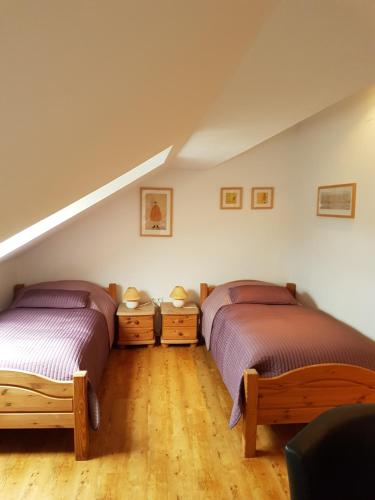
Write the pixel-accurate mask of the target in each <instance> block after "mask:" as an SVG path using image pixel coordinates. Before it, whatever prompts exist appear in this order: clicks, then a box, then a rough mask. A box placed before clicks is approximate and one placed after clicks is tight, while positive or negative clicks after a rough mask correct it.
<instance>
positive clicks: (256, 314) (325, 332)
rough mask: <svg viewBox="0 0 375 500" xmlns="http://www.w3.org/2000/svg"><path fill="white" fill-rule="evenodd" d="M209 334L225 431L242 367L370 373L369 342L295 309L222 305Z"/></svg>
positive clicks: (373, 354) (236, 402)
mask: <svg viewBox="0 0 375 500" xmlns="http://www.w3.org/2000/svg"><path fill="white" fill-rule="evenodd" d="M232 286H233V285H232ZM208 306H209V305H208ZM206 307H207V306H206ZM203 309H204V308H203ZM203 334H204V335H205V336H206V335H207V332H204V331H203ZM209 336H210V343H209V346H210V349H211V351H212V355H213V357H214V359H215V362H216V364H217V366H218V369H219V371H220V372H221V375H222V377H223V380H224V383H225V385H226V386H227V388H228V391H229V393H230V394H231V396H232V398H233V409H232V414H231V417H230V422H229V425H230V427H233V426H234V425H235V424H236V423H237V422H238V420H239V419H240V417H241V406H242V401H241V398H242V390H241V385H242V380H243V371H244V370H245V369H246V368H255V369H256V370H257V371H258V372H259V374H260V375H261V376H262V377H272V376H276V375H280V374H281V373H284V372H287V371H289V370H293V369H295V368H299V367H302V366H306V365H312V364H319V363H348V364H353V365H358V366H362V367H365V368H369V369H372V370H375V344H374V342H373V341H372V340H370V339H369V338H367V337H365V336H364V335H362V334H360V333H359V332H358V331H356V330H354V329H353V328H351V327H349V326H348V325H345V324H344V323H342V322H340V321H338V320H336V319H334V318H332V317H331V316H329V315H327V314H325V313H323V312H321V311H318V310H314V309H310V308H307V307H304V306H301V305H263V304H229V305H223V306H222V307H221V308H219V309H218V311H217V313H216V315H215V318H214V321H213V324H212V330H211V331H210V332H209Z"/></svg>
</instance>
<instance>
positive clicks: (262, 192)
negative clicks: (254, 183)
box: [251, 187, 275, 210]
mask: <svg viewBox="0 0 375 500" xmlns="http://www.w3.org/2000/svg"><path fill="white" fill-rule="evenodd" d="M274 193H275V189H274V188H273V187H253V188H251V208H252V209H253V210H265V209H271V208H273V204H274Z"/></svg>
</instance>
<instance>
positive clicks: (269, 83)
mask: <svg viewBox="0 0 375 500" xmlns="http://www.w3.org/2000/svg"><path fill="white" fill-rule="evenodd" d="M374 34H375V2H373V0H361V2H356V1H354V0H340V1H337V0H314V1H301V0H234V1H228V0H188V1H176V0H158V1H150V0H136V1H133V0H132V1H130V0H108V1H106V2H103V1H101V0H90V1H89V0H66V1H64V2H50V1H49V0H39V1H38V2H30V1H28V0H19V1H17V2H14V1H12V0H6V1H4V2H1V3H0V58H1V59H0V60H1V62H2V71H1V76H0V109H1V113H0V241H1V240H3V239H4V238H6V237H9V236H11V235H13V234H14V233H16V232H18V231H20V230H22V229H24V228H25V227H27V226H29V225H30V224H32V223H34V222H36V221H38V220H40V219H42V218H43V217H46V216H48V215H50V214H51V213H52V212H54V211H56V210H58V209H60V208H62V207H64V206H66V205H68V204H69V203H71V202H73V201H75V200H77V199H78V198H80V197H82V196H84V195H86V194H87V193H89V192H91V191H93V190H95V189H97V188H98V187H100V186H102V185H103V184H105V183H106V182H108V181H110V180H112V179H114V178H115V177H118V176H119V175H121V174H123V173H124V172H126V171H127V170H128V169H130V168H132V167H134V166H135V165H137V164H138V163H141V162H143V161H144V160H146V159H147V158H149V157H151V156H153V155H154V154H155V153H158V152H159V151H161V150H163V149H164V148H166V147H168V146H170V145H171V144H174V145H175V148H174V150H173V152H172V158H171V162H172V165H175V166H177V167H178V166H180V167H188V168H192V167H200V168H201V167H203V168H207V167H211V166H215V165H217V164H219V163H222V162H223V161H226V160H228V159H229V158H232V157H233V156H236V155H238V154H240V153H242V152H243V151H245V150H247V149H249V148H251V147H253V146H254V145H256V144H258V143H260V142H262V141H264V140H266V139H268V138H270V137H271V136H273V135H275V134H277V133H279V132H281V131H282V130H284V129H285V128H288V127H290V126H292V125H294V124H295V123H297V122H299V121H302V120H303V119H305V118H307V117H308V116H311V115H312V114H314V113H316V112H318V111H320V110H321V109H323V108H325V107H328V106H329V105H331V104H333V103H335V102H337V101H338V100H340V99H343V98H344V97H347V96H348V95H351V94H353V93H355V92H357V91H358V90H360V89H362V88H363V87H365V86H367V85H370V84H371V83H373V82H374V81H375V65H374V64H373V56H374V53H375V35H374ZM145 182H147V181H145Z"/></svg>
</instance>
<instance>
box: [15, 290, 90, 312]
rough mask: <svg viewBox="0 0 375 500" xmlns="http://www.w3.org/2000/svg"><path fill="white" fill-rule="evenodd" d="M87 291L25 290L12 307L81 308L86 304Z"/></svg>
mask: <svg viewBox="0 0 375 500" xmlns="http://www.w3.org/2000/svg"><path fill="white" fill-rule="evenodd" d="M88 298H89V292H85V291H83V290H42V289H34V290H27V291H25V293H24V294H23V295H22V296H21V298H20V299H18V300H17V299H16V302H15V304H14V307H32V308H34V307H35V308H39V307H40V308H50V309H83V308H84V307H86V306H87V302H88Z"/></svg>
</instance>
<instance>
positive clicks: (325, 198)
mask: <svg viewBox="0 0 375 500" xmlns="http://www.w3.org/2000/svg"><path fill="white" fill-rule="evenodd" d="M356 187H357V185H356V184H355V183H351V184H333V185H332V186H319V187H318V206H317V210H316V215H319V216H320V217H344V218H347V219H354V217H355V195H356Z"/></svg>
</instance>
